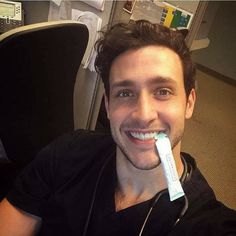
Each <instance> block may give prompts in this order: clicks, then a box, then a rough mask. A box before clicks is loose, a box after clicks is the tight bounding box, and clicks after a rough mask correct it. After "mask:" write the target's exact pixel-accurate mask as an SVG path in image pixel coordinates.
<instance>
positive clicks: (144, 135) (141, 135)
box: [130, 132, 158, 140]
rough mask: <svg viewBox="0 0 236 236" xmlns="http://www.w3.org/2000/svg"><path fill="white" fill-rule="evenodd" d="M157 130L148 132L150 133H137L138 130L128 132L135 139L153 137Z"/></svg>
mask: <svg viewBox="0 0 236 236" xmlns="http://www.w3.org/2000/svg"><path fill="white" fill-rule="evenodd" d="M157 133H158V132H150V133H139V132H130V134H131V135H132V136H133V137H134V138H137V139H140V140H147V139H153V138H154V137H155V135H156V134H157Z"/></svg>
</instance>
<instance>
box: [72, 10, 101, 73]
mask: <svg viewBox="0 0 236 236" xmlns="http://www.w3.org/2000/svg"><path fill="white" fill-rule="evenodd" d="M72 20H77V21H79V22H81V23H83V24H85V25H86V26H87V27H88V30H89V41H88V46H87V49H86V51H85V54H84V57H83V60H82V64H83V65H84V68H88V69H90V70H91V71H95V68H94V61H95V58H96V55H97V53H96V51H95V49H94V44H95V42H96V41H97V39H98V37H99V36H98V31H100V30H101V27H102V19H101V18H100V17H98V16H97V15H96V14H94V13H92V12H89V11H80V10H76V9H72Z"/></svg>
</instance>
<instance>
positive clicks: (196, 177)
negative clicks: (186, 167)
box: [173, 153, 236, 236]
mask: <svg viewBox="0 0 236 236" xmlns="http://www.w3.org/2000/svg"><path fill="white" fill-rule="evenodd" d="M183 155H184V158H185V160H186V161H187V162H188V164H190V165H191V166H192V174H191V176H190V178H189V180H187V182H186V183H184V186H183V187H184V191H185V193H186V196H187V198H188V201H189V207H188V210H187V212H186V215H185V216H184V217H183V219H182V220H181V223H179V224H178V225H177V227H176V230H177V231H178V230H180V231H181V235H198V236H199V235H200V236H201V235H219V236H221V235H236V211H235V210H232V209H230V208H228V207H226V206H225V205H224V204H223V203H221V202H219V201H218V200H217V199H216V197H215V194H214V192H213V190H212V188H211V187H210V186H209V184H208V183H207V180H206V179H205V178H204V176H203V175H202V174H201V172H200V170H199V169H198V168H197V165H196V163H195V160H194V159H193V157H191V156H190V155H189V154H186V153H184V154H183ZM173 235H180V234H173Z"/></svg>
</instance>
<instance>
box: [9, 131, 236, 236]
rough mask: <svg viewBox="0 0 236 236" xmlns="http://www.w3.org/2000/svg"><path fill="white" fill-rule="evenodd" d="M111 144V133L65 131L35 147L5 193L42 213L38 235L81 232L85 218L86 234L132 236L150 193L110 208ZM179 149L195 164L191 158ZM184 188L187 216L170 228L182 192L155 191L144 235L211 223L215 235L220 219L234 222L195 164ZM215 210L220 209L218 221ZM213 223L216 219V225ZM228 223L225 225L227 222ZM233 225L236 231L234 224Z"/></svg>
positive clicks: (181, 232)
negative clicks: (117, 208) (176, 194)
mask: <svg viewBox="0 0 236 236" xmlns="http://www.w3.org/2000/svg"><path fill="white" fill-rule="evenodd" d="M115 150H116V146H115V144H114V142H113V140H112V138H111V136H110V135H104V134H99V133H96V132H89V131H76V132H74V133H71V134H67V135H65V136H63V137H61V138H59V139H57V140H56V141H54V142H53V143H52V144H50V145H48V146H47V147H46V148H44V149H43V150H42V151H41V152H40V153H39V155H38V156H37V157H36V159H35V160H34V161H33V162H32V163H31V164H30V165H29V166H28V167H26V169H25V170H24V171H23V172H22V174H21V175H20V176H19V178H18V179H17V181H16V183H15V186H14V188H13V190H12V191H11V192H10V193H9V195H8V197H7V198H8V200H9V201H10V202H11V203H12V204H13V205H15V206H17V207H18V208H20V209H22V210H24V211H26V212H28V213H31V214H33V215H37V216H40V217H41V218H42V228H41V232H40V235H43V236H49V235H50V236H52V235H57V236H64V235H83V232H84V229H85V225H86V224H87V223H88V228H87V234H86V235H87V236H106V235H112V236H116V235H117V236H118V235H129V236H132V235H134V236H136V235H138V234H139V232H140V230H141V227H142V225H143V223H144V221H145V217H146V216H147V214H148V211H149V210H150V207H151V206H152V203H153V201H154V198H153V199H151V200H149V201H146V202H143V203H140V204H137V205H135V206H132V207H129V208H127V209H124V210H121V211H119V212H116V211H115V200H114V191H115V186H116V184H117V176H116V166H115V165H116V162H115ZM184 155H185V158H186V159H188V163H190V162H192V165H193V166H194V165H195V164H194V161H193V160H192V159H191V158H190V157H189V156H188V155H186V154H184ZM183 188H184V191H185V193H186V196H187V197H188V199H189V210H188V211H187V213H186V216H184V217H183V219H181V220H180V222H179V223H178V224H177V225H176V227H174V228H173V226H174V224H175V222H176V219H177V218H178V215H179V214H180V212H181V210H182V209H183V207H184V206H185V205H184V204H185V202H184V200H183V198H180V199H179V200H176V201H173V202H170V200H169V195H168V192H167V191H163V192H162V193H160V194H158V197H159V200H158V202H157V204H156V205H155V207H154V208H153V210H152V213H151V214H150V217H149V219H148V222H147V224H146V226H145V229H144V234H143V235H149V236H152V235H153V236H154V235H167V234H168V233H169V232H171V233H170V235H206V234H205V232H206V230H207V229H208V228H209V229H211V230H212V229H213V228H214V231H212V234H211V231H209V230H208V231H207V232H208V235H217V234H215V232H221V231H222V227H224V229H225V228H226V226H222V225H223V224H224V223H225V219H226V220H227V222H229V221H230V222H231V223H230V224H231V225H232V222H233V223H235V222H236V219H235V212H233V211H230V210H229V209H226V208H225V207H224V206H223V205H221V204H220V203H218V202H217V201H216V199H215V197H214V194H213V192H212V190H211V189H210V187H209V186H208V184H207V183H206V181H205V179H204V178H203V177H202V176H201V174H200V173H199V171H198V170H197V169H196V167H194V171H193V173H192V176H191V178H190V180H188V181H186V183H184V185H183ZM200 199H201V200H200ZM91 206H92V207H91ZM204 207H205V208H204ZM216 213H220V214H221V215H222V216H221V218H222V220H220V222H219V220H217V219H216V217H215V214H216ZM199 214H200V216H199ZM209 217H210V219H209V220H207V221H206V219H208V218H209ZM88 219H89V220H88ZM195 219H196V220H195ZM228 219H229V220H228ZM86 222H87V223H86ZM195 222H196V223H195ZM215 223H220V225H219V224H218V226H217V227H216V226H215ZM198 224H201V227H202V228H203V229H204V231H203V234H199V233H196V232H198V230H199V227H198ZM227 227H228V228H227V230H228V229H229V227H231V226H227ZM231 228H232V227H231ZM231 228H230V230H231ZM172 229H173V230H172ZM232 230H235V231H234V232H236V229H235V227H234V228H233V229H232ZM190 232H191V234H190ZM209 232H210V233H209ZM222 232H223V231H222ZM224 232H225V231H224ZM232 232H233V231H232ZM219 235H221V234H219ZM222 235H223V234H222ZM226 235H227V234H226ZM232 235H234V234H232Z"/></svg>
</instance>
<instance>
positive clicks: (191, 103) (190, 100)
mask: <svg viewBox="0 0 236 236" xmlns="http://www.w3.org/2000/svg"><path fill="white" fill-rule="evenodd" d="M195 101H196V91H195V89H192V90H191V92H190V94H189V96H188V98H187V104H186V112H185V118H186V119H190V118H191V117H192V115H193V110H194V105H195Z"/></svg>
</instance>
